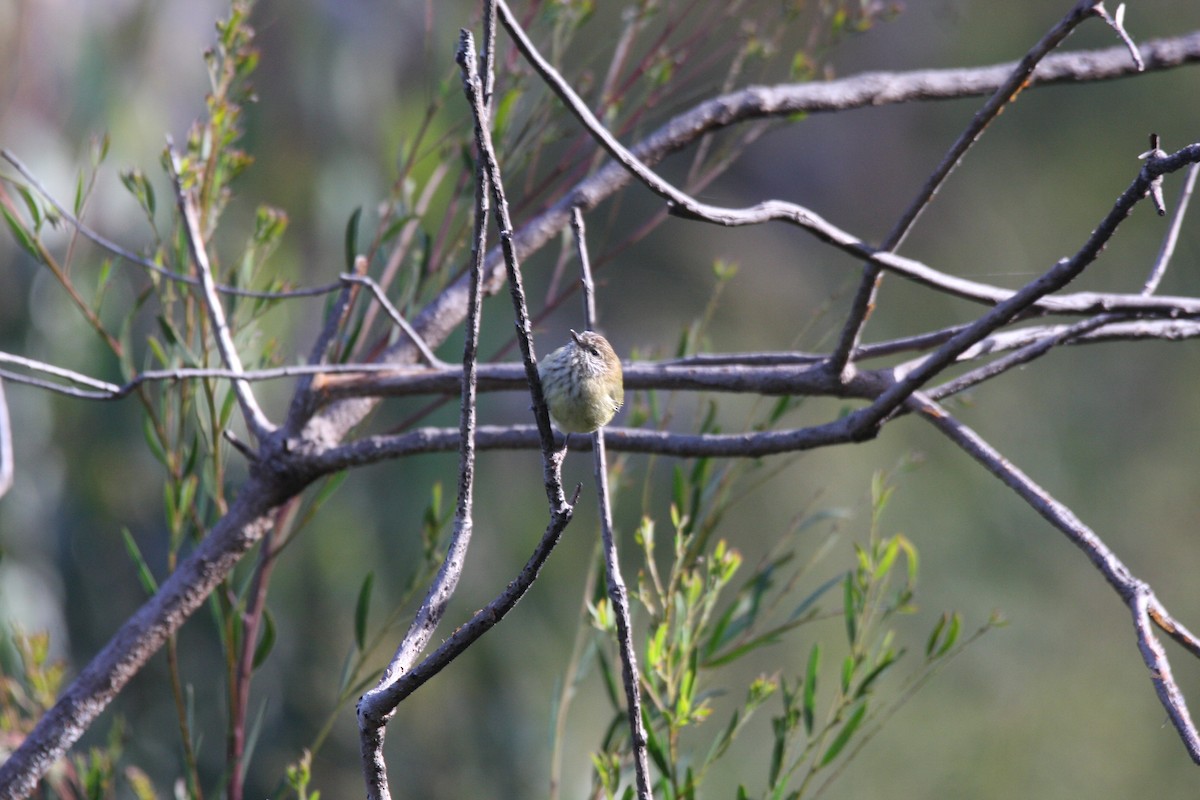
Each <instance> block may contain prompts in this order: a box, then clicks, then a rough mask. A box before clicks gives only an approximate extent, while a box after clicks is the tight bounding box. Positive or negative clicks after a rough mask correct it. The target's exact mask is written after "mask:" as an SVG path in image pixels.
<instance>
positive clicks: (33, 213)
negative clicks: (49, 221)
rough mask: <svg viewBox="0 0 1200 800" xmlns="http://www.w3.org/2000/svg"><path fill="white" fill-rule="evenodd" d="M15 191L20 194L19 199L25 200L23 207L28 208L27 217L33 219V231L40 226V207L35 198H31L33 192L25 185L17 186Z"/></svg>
mask: <svg viewBox="0 0 1200 800" xmlns="http://www.w3.org/2000/svg"><path fill="white" fill-rule="evenodd" d="M17 192H18V193H19V194H20V195H21V199H22V200H24V201H25V207H26V208H27V209H29V218H30V219H31V220H33V229H34V230H35V231H37V230H39V229H40V228H41V227H42V209H41V206H39V205H38V203H37V200H35V199H34V198H33V192H31V191H29V188H28V187H26V186H18V187H17Z"/></svg>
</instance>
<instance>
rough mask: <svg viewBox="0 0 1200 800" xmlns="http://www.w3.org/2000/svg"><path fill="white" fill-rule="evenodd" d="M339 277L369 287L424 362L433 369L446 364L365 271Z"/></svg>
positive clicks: (440, 367)
mask: <svg viewBox="0 0 1200 800" xmlns="http://www.w3.org/2000/svg"><path fill="white" fill-rule="evenodd" d="M341 279H342V280H343V281H347V282H350V283H357V284H361V285H363V286H366V287H367V288H368V289H370V290H371V294H373V295H374V296H375V301H376V302H377V303H379V305H381V306H383V310H384V311H385V312H387V315H388V316H389V317H390V318H391V320H392V322H394V323H396V327H398V328H399V329H400V330H402V331H404V335H405V336H407V337H408V338H409V341H411V342H412V343H413V346H414V347H416V348H417V351H418V352H419V353H420V354H421V358H422V359H424V361H425V363H426V364H428V365H429V366H431V367H433V368H434V369H442V368H444V367H445V366H446V362H445V361H442V360H441V359H440V358H438V357H437V355H435V354H434V352H433V350H432V349H431V348H430V347H429V345H428V344H427V343H426V342H425V340H424V339H422V338H421V334H419V333H417V331H416V329H415V328H413V326H412V325H410V324H409V322H408V320H406V319H405V318H404V315H403V314H401V313H400V311H399V309H397V308H396V307H395V306H394V305H392V301H391V300H388V298H387V295H386V294H384V291H383V287H381V286H380V285H379V284H378V283H376V282H375V280H374V279H373V278H372V277H371V276H370V275H367V274H365V273H363V274H359V275H349V274H346V275H342V276H341Z"/></svg>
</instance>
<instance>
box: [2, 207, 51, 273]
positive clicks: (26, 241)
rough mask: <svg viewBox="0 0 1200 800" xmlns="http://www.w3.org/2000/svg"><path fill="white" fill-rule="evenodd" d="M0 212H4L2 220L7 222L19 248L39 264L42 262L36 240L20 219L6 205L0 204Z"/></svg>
mask: <svg viewBox="0 0 1200 800" xmlns="http://www.w3.org/2000/svg"><path fill="white" fill-rule="evenodd" d="M0 212H3V213H4V221H5V222H7V223H8V229H9V230H10V231H12V235H13V238H14V239H16V240H17V244H19V245H20V246H21V249H22V250H24V251H25V252H26V253H28V254H29V255H30V256H32V257H33V260H34V261H36V262H38V263H39V264H41V263H43V262H42V254H41V252H40V251H39V250H38V246H37V242H36V240H35V239H34V238H33V237H32V236H31V235H30V233H29V231H27V230H25V226H24V225H22V224H21V222H20V220H18V219H17V218H16V217H14V216H13V215H12V212H10V211H9V210H8V208H7V207H6V206H0Z"/></svg>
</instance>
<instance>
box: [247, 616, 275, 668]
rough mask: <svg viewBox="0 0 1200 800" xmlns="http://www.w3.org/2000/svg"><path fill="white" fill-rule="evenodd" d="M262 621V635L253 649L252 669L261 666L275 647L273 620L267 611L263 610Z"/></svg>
mask: <svg viewBox="0 0 1200 800" xmlns="http://www.w3.org/2000/svg"><path fill="white" fill-rule="evenodd" d="M262 621H263V626H262V633H261V634H260V635H259V637H258V645H257V646H256V647H255V648H254V661H253V662H252V664H253V668H254V669H258V668H259V667H260V666H262V663H263V662H264V661H266V660H267V656H269V655H270V654H271V650H272V649H273V648H274V647H275V618H274V617H272V616H271V612H270V610H269V609H266V608H264V609H263V616H262Z"/></svg>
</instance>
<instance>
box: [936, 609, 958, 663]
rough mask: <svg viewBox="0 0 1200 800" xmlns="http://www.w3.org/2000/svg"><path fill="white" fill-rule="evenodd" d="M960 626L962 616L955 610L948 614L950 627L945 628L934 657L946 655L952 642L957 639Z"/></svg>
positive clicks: (952, 644) (952, 645)
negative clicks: (940, 643) (943, 636)
mask: <svg viewBox="0 0 1200 800" xmlns="http://www.w3.org/2000/svg"><path fill="white" fill-rule="evenodd" d="M961 627H962V617H961V616H960V615H959V613H958V612H957V611H955V612H954V613H953V614H951V615H950V627H949V628H947V629H946V636H945V638H943V639H942V646H941V647H939V648H938V650H937V653H935V657H937V658H941V657H942V656H944V655H946V653H947V652H948V651H949V650H950V648H951V647H954V643H955V642H957V641H958V634H959V632H960V630H961Z"/></svg>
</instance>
